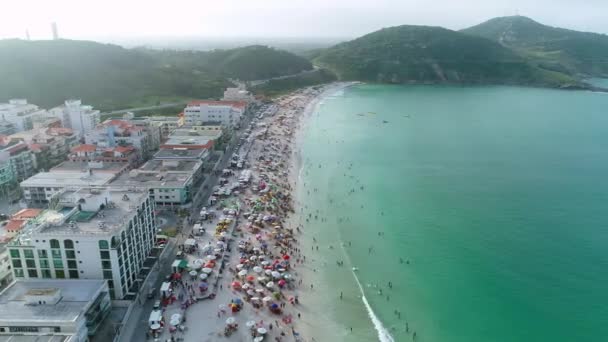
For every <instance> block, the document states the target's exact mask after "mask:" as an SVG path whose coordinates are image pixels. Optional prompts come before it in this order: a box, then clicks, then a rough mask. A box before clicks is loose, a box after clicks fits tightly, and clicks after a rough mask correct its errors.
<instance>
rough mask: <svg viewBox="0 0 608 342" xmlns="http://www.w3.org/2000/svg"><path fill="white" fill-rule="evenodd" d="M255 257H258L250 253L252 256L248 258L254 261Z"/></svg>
mask: <svg viewBox="0 0 608 342" xmlns="http://www.w3.org/2000/svg"><path fill="white" fill-rule="evenodd" d="M257 258H258V257H257V256H255V255H252V256H251V257H250V258H249V260H251V261H255V260H256V259H257Z"/></svg>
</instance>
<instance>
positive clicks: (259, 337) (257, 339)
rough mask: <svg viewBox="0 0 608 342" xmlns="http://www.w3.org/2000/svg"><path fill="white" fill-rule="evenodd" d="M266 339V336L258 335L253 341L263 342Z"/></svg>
mask: <svg viewBox="0 0 608 342" xmlns="http://www.w3.org/2000/svg"><path fill="white" fill-rule="evenodd" d="M263 340H264V336H258V337H256V338H254V339H253V342H262V341H263Z"/></svg>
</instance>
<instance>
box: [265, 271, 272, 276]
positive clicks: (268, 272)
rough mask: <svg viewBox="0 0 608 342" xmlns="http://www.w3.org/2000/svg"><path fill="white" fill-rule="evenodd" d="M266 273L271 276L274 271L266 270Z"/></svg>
mask: <svg viewBox="0 0 608 342" xmlns="http://www.w3.org/2000/svg"><path fill="white" fill-rule="evenodd" d="M264 273H266V274H267V275H271V274H272V270H266V271H264Z"/></svg>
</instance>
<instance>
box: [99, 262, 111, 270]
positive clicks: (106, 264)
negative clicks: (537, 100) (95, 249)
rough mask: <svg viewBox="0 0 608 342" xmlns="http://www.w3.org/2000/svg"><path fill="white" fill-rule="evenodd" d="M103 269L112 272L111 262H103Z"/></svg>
mask: <svg viewBox="0 0 608 342" xmlns="http://www.w3.org/2000/svg"><path fill="white" fill-rule="evenodd" d="M101 268H103V269H104V270H111V269H112V263H111V262H109V261H105V260H102V261H101Z"/></svg>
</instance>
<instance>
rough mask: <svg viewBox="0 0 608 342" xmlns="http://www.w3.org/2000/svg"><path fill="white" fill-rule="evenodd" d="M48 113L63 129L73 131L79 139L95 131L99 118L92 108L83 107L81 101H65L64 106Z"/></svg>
mask: <svg viewBox="0 0 608 342" xmlns="http://www.w3.org/2000/svg"><path fill="white" fill-rule="evenodd" d="M49 113H50V114H51V115H52V116H55V117H58V118H59V119H60V120H61V123H62V125H63V127H68V128H71V129H73V130H74V131H75V132H77V134H78V136H80V137H82V136H84V135H85V134H86V133H88V132H90V131H92V130H93V129H95V126H97V124H99V122H100V116H101V113H100V112H99V111H98V110H94V109H93V107H92V106H86V105H84V106H83V105H82V101H81V100H67V101H65V103H64V105H62V106H59V107H55V108H52V109H51V110H49Z"/></svg>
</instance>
